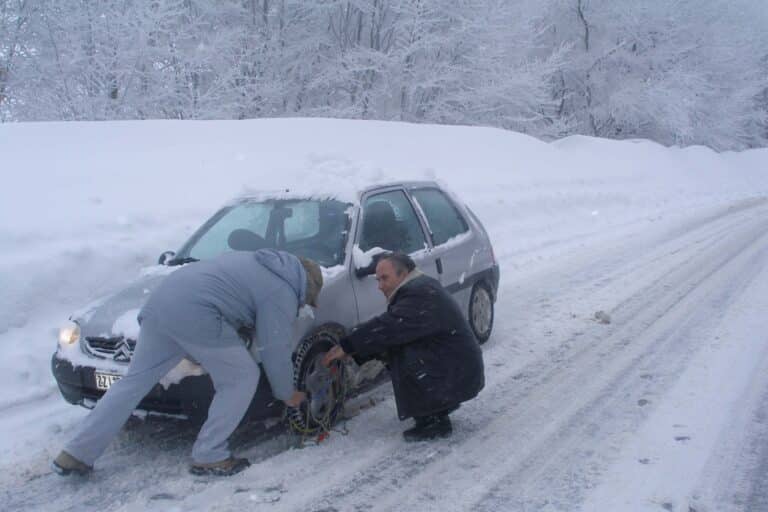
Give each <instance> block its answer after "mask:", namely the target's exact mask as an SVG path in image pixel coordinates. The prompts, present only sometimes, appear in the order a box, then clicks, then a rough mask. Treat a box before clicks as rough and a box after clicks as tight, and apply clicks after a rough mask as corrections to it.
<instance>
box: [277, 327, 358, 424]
mask: <svg viewBox="0 0 768 512" xmlns="http://www.w3.org/2000/svg"><path fill="white" fill-rule="evenodd" d="M337 344H338V336H337V335H336V334H335V333H334V332H332V331H330V330H323V331H319V332H317V333H315V334H314V335H312V336H310V337H308V338H306V339H305V340H304V341H302V342H301V343H300V344H299V347H298V348H297V349H296V352H295V353H294V358H293V364H294V366H293V368H294V373H293V383H294V387H295V389H297V390H299V391H304V392H306V393H307V400H306V401H304V402H303V403H302V404H301V405H300V406H299V407H288V408H287V409H286V416H287V420H288V426H289V428H290V429H291V431H293V432H294V433H295V434H299V435H305V436H311V435H315V434H318V433H320V432H322V431H327V430H328V429H330V427H331V426H332V425H333V424H334V423H335V422H336V419H337V418H338V417H339V415H340V414H341V412H342V410H343V408H344V400H345V399H346V393H347V389H346V385H347V382H346V380H347V379H346V375H345V366H344V363H343V362H342V361H335V362H334V363H333V364H332V365H331V367H330V368H325V367H324V366H323V365H322V358H323V355H324V354H325V353H326V352H328V351H329V350H330V349H331V348H332V347H334V346H335V345H337Z"/></svg>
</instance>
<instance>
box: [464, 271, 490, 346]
mask: <svg viewBox="0 0 768 512" xmlns="http://www.w3.org/2000/svg"><path fill="white" fill-rule="evenodd" d="M469 326H470V327H471V328H472V333H473V334H474V335H475V339H476V340H477V342H478V343H480V344H481V345H482V344H483V343H485V342H486V341H488V338H490V337H491V330H493V296H492V295H491V290H490V288H488V285H487V284H485V282H483V281H478V282H477V283H475V285H474V286H473V287H472V293H471V294H470V296H469Z"/></svg>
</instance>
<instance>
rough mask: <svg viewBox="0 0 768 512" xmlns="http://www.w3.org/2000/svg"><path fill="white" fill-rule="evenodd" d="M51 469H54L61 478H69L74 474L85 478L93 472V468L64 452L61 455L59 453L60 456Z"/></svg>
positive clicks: (54, 460)
mask: <svg viewBox="0 0 768 512" xmlns="http://www.w3.org/2000/svg"><path fill="white" fill-rule="evenodd" d="M51 469H53V471H54V472H56V473H58V474H59V475H61V476H67V475H71V474H73V473H74V474H75V475H78V476H85V475H87V474H88V473H90V472H91V471H93V467H92V466H89V465H88V464H86V463H85V462H83V461H81V460H78V459H76V458H74V457H73V456H72V455H70V454H69V453H67V452H65V451H64V450H62V451H61V453H59V455H58V456H57V457H56V458H55V459H53V463H52V464H51Z"/></svg>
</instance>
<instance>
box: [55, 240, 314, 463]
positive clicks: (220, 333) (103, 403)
mask: <svg viewBox="0 0 768 512" xmlns="http://www.w3.org/2000/svg"><path fill="white" fill-rule="evenodd" d="M322 285H323V277H322V273H321V271H320V267H318V266H317V264H316V263H314V262H312V261H310V260H305V259H301V260H300V259H299V258H297V257H295V256H293V255H291V254H289V253H286V252H280V251H274V250H269V249H263V250H259V251H255V252H230V253H225V254H223V255H221V256H218V257H217V258H214V259H211V260H207V261H200V262H197V263H192V264H189V265H186V266H184V267H182V268H180V269H179V270H177V271H175V272H173V273H172V274H170V275H169V276H168V277H167V278H166V279H165V280H164V281H163V282H162V283H161V284H160V286H159V287H158V288H157V289H156V290H155V291H154V292H153V293H152V295H150V297H149V300H148V301H147V303H146V304H145V305H144V307H143V308H142V310H141V312H140V313H139V323H140V325H141V329H140V332H139V339H138V340H137V343H136V349H135V351H134V354H133V358H132V360H131V364H130V366H129V367H128V371H127V372H126V374H125V376H124V377H123V378H122V379H120V380H119V381H117V382H116V383H114V384H113V385H112V386H111V387H110V388H109V390H108V391H107V393H106V394H105V395H104V396H103V397H102V398H101V399H100V400H99V401H98V403H97V405H96V407H95V408H94V410H93V411H91V413H90V414H89V415H88V417H87V418H86V419H85V421H84V422H83V424H82V425H81V427H80V430H79V432H78V433H77V435H76V436H75V437H74V439H72V440H71V441H70V442H69V443H67V445H66V446H65V447H64V450H63V451H62V452H61V453H60V454H59V456H58V457H56V459H55V460H54V461H53V469H54V470H55V471H56V472H58V473H60V474H63V475H66V474H70V473H77V474H84V473H87V472H89V471H91V469H92V467H93V463H94V461H95V460H96V459H97V458H98V457H99V456H100V455H101V454H102V453H103V452H104V450H105V449H106V448H107V445H109V443H110V441H111V440H112V439H113V438H114V437H115V436H116V435H117V433H118V432H119V431H120V429H121V428H122V426H123V424H124V423H125V421H126V420H127V419H128V417H129V416H130V414H131V412H132V411H133V410H134V409H135V408H136V406H137V405H138V404H139V402H140V401H141V399H142V398H143V397H144V396H145V395H146V394H147V393H148V392H149V391H150V390H151V389H152V387H154V385H155V384H157V382H158V381H159V380H160V379H161V378H162V377H163V376H165V375H166V374H167V373H168V372H169V371H170V370H171V369H172V368H174V367H175V366H176V365H177V364H179V362H180V361H181V360H182V358H184V357H185V356H187V355H188V356H189V357H191V358H192V359H194V360H195V361H197V362H198V363H200V365H202V366H203V368H205V370H206V371H207V372H208V374H209V375H210V377H211V380H212V381H213V386H214V388H215V390H216V394H215V395H214V397H213V401H212V402H211V405H210V407H209V409H208V418H207V420H206V421H205V423H204V424H203V426H202V427H201V429H200V432H199V433H198V436H197V440H196V441H195V444H194V446H193V448H192V459H193V463H192V466H191V467H190V472H192V473H193V474H214V475H232V474H235V473H238V472H240V471H242V470H243V469H245V468H247V467H248V466H249V465H250V464H249V462H248V460H247V459H243V458H234V457H232V455H231V452H230V451H229V449H228V446H227V440H228V438H229V436H230V435H231V434H232V432H233V431H234V430H235V428H236V427H237V425H238V424H239V423H240V421H241V420H242V418H243V416H244V415H245V412H246V411H247V409H248V406H249V405H250V403H251V400H252V399H253V396H254V394H255V392H256V388H257V386H258V383H259V377H260V373H259V365H258V362H261V363H262V366H263V368H264V371H265V373H266V377H267V380H268V381H269V383H270V385H271V387H272V392H273V394H274V396H275V397H276V398H278V399H280V400H283V401H284V402H285V403H286V404H287V405H289V406H297V405H298V404H300V403H301V402H302V401H303V400H304V398H305V397H304V393H302V392H299V391H296V390H295V389H294V387H293V363H292V361H291V353H292V347H291V345H290V342H291V334H292V328H293V323H294V321H295V319H296V317H297V313H298V311H299V307H300V306H301V305H303V304H305V303H306V304H309V305H311V306H315V305H316V300H317V296H318V294H319V293H320V288H321V287H322ZM240 329H248V330H253V331H255V334H256V336H255V338H256V339H255V340H254V342H253V344H252V345H251V349H250V350H251V352H249V350H248V348H246V346H245V344H244V342H243V340H241V339H240V337H239V336H238V333H237V331H238V330H240ZM257 361H258V362H257Z"/></svg>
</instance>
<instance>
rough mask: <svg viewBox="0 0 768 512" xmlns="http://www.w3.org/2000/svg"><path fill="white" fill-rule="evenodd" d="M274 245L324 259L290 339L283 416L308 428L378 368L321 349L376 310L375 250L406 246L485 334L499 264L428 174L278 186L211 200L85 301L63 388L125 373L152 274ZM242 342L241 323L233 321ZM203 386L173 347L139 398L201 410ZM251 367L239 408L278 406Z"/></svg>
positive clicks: (69, 339) (148, 406)
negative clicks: (184, 229)
mask: <svg viewBox="0 0 768 512" xmlns="http://www.w3.org/2000/svg"><path fill="white" fill-rule="evenodd" d="M263 248H274V249H280V250H284V251H288V252H291V253H293V254H295V255H297V256H302V257H306V258H311V259H313V260H315V261H316V262H317V263H319V264H320V265H321V267H322V269H323V277H324V281H325V285H324V286H323V289H322V292H321V294H320V297H319V301H318V307H317V308H316V309H314V310H313V309H311V308H309V307H305V308H304V309H302V310H301V311H300V312H299V315H298V318H297V321H296V322H295V327H294V332H293V339H292V340H291V343H292V346H293V347H295V349H294V369H295V372H294V374H295V375H294V378H295V380H296V382H295V384H296V388H297V389H302V390H306V391H307V394H308V401H307V406H306V407H304V408H303V409H301V410H298V409H297V410H295V411H292V414H293V415H294V416H293V417H292V418H289V419H290V422H291V425H292V426H294V428H298V429H303V430H305V431H311V430H313V429H317V428H319V427H321V426H324V425H327V424H328V423H332V422H333V421H334V419H335V417H336V415H337V414H338V413H339V412H340V410H341V408H342V406H343V402H344V399H345V397H346V396H347V395H348V393H354V392H355V391H358V390H360V389H361V388H362V387H363V386H364V385H365V383H366V382H371V381H372V380H373V379H375V378H376V376H377V375H378V374H379V373H380V372H381V371H382V370H383V366H382V365H381V363H379V362H377V361H371V362H369V363H366V364H365V365H363V366H357V365H356V364H355V363H354V362H348V363H345V364H344V365H341V366H339V367H338V369H337V370H338V371H334V368H331V371H329V370H328V369H326V368H325V367H323V365H322V364H321V358H322V355H323V354H324V353H325V352H327V351H328V350H329V349H330V348H331V347H332V346H333V345H334V344H336V342H337V340H338V339H339V338H340V337H341V336H343V335H344V334H345V333H346V332H347V331H348V330H349V329H351V328H352V327H353V326H355V325H357V324H358V323H360V322H363V321H365V320H368V319H370V318H372V317H373V316H376V315H378V314H380V313H382V312H384V311H385V310H386V300H385V298H384V297H383V296H382V295H381V293H380V292H379V290H378V288H377V283H376V280H375V276H374V275H373V271H374V263H375V255H376V254H377V253H380V252H384V251H395V252H402V253H406V254H409V255H410V256H411V257H412V258H413V259H414V261H415V262H416V263H417V265H418V267H419V269H420V270H421V271H422V272H424V273H426V274H428V275H431V276H433V277H435V278H436V279H438V280H439V281H440V282H441V284H442V285H443V287H444V288H446V289H447V290H448V291H449V292H450V293H451V294H452V296H453V297H454V298H455V300H456V301H457V303H458V304H459V306H460V309H461V311H462V312H463V313H464V314H465V315H466V316H467V319H468V320H469V324H470V327H471V328H472V331H473V333H474V335H475V337H476V339H477V340H478V342H480V343H482V342H484V341H486V340H487V339H488V338H489V337H490V334H491V330H492V328H493V319H494V302H495V299H496V291H497V287H498V282H499V268H498V264H497V262H496V261H495V257H494V254H493V249H492V246H491V242H490V240H489V238H488V235H487V233H486V231H485V229H484V228H483V226H482V224H481V223H480V221H479V220H478V218H477V217H476V216H475V215H474V214H473V213H472V212H471V210H470V209H469V208H468V207H467V206H466V205H464V204H463V203H462V202H461V201H460V200H458V199H457V198H456V197H455V196H453V195H452V194H450V193H449V192H448V191H446V190H445V189H444V188H443V187H441V186H440V185H438V184H437V183H434V182H399V183H390V184H385V185H376V186H371V187H368V188H365V189H363V190H360V191H357V192H356V193H355V197H354V198H349V197H345V196H344V195H343V194H340V195H339V196H334V194H332V193H329V194H324V195H322V196H320V195H317V194H310V193H308V194H301V193H298V192H291V191H286V192H280V193H271V194H258V195H248V196H243V197H239V198H238V199H236V200H234V201H232V202H230V203H229V204H227V205H226V206H224V207H223V208H221V209H220V210H219V211H217V212H216V213H215V214H214V215H213V216H212V217H211V218H210V219H209V220H208V221H207V222H205V223H204V224H203V225H202V226H201V227H200V228H199V229H198V230H197V231H195V232H194V233H193V234H192V236H191V237H190V238H189V240H188V241H187V242H186V243H184V244H183V245H182V247H181V248H180V249H179V250H178V251H177V252H171V251H168V252H165V253H163V254H162V255H161V256H160V259H159V261H158V263H159V265H158V266H155V267H151V268H149V269H146V270H145V272H144V273H143V275H142V276H141V277H140V278H139V279H138V280H136V281H135V282H134V283H133V284H131V285H130V286H128V287H126V288H124V289H122V290H120V291H118V292H117V293H115V294H112V295H110V296H107V297H105V298H102V299H100V300H98V301H96V302H94V303H93V304H91V305H89V306H86V307H85V308H83V309H82V310H81V311H79V312H77V313H74V314H73V315H72V316H71V317H70V322H69V323H68V324H67V325H65V326H63V327H62V328H61V330H60V333H59V341H58V347H57V349H56V351H55V353H54V354H53V357H52V370H53V374H54V377H55V378H56V381H57V383H58V386H59V389H60V391H61V394H62V396H63V397H64V398H65V399H66V400H67V401H68V402H70V403H72V404H79V405H83V406H85V407H93V405H95V403H96V401H97V400H98V399H99V398H100V397H101V396H102V395H103V394H104V393H105V391H106V390H107V389H109V387H110V386H111V385H112V384H113V383H114V382H115V381H116V380H118V379H120V378H121V376H122V375H124V373H125V371H126V369H127V367H128V364H129V363H130V360H131V356H132V353H133V349H134V347H135V344H136V339H137V336H138V331H139V326H138V323H137V321H136V316H137V314H138V311H139V310H140V308H141V307H142V305H143V304H144V302H145V301H146V299H147V298H148V296H149V294H150V293H151V291H152V290H153V289H154V288H155V287H156V286H157V285H158V284H159V283H160V282H161V281H162V279H163V278H164V277H165V276H167V275H168V274H170V273H171V272H173V271H174V270H176V269H178V268H179V267H181V266H182V265H194V263H195V262H196V261H200V260H206V259H209V258H212V257H214V256H216V255H218V254H221V253H223V252H225V251H253V250H257V249H263ZM242 334H243V338H244V340H245V342H246V343H247V340H248V338H249V336H250V335H251V333H242ZM213 394H214V389H213V385H212V383H211V380H210V378H209V377H208V376H207V374H206V372H205V370H204V369H203V368H202V367H201V366H199V365H198V364H197V363H196V362H195V361H192V360H190V359H184V360H183V361H182V362H181V363H179V365H178V366H177V367H176V368H174V369H173V370H172V371H171V372H169V374H168V375H166V376H165V377H164V378H163V379H162V380H161V381H160V383H158V384H157V385H156V386H155V387H154V388H153V389H152V390H151V391H150V393H149V394H147V395H146V396H145V397H144V399H143V400H142V401H141V403H140V404H139V409H141V410H144V411H149V412H157V413H164V414H173V415H183V416H187V417H191V418H200V419H202V418H204V416H205V414H206V411H207V409H208V405H209V404H210V401H211V399H212V397H213ZM282 411H283V405H282V402H280V401H277V400H275V399H274V397H273V396H272V392H271V389H270V387H269V383H268V381H267V380H266V378H265V377H264V375H263V373H262V377H261V381H260V383H259V386H258V390H257V392H256V394H255V396H254V398H253V401H252V403H251V405H250V408H249V410H248V413H247V415H246V417H248V418H250V419H265V418H269V417H275V416H279V415H280V414H281V413H282Z"/></svg>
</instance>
